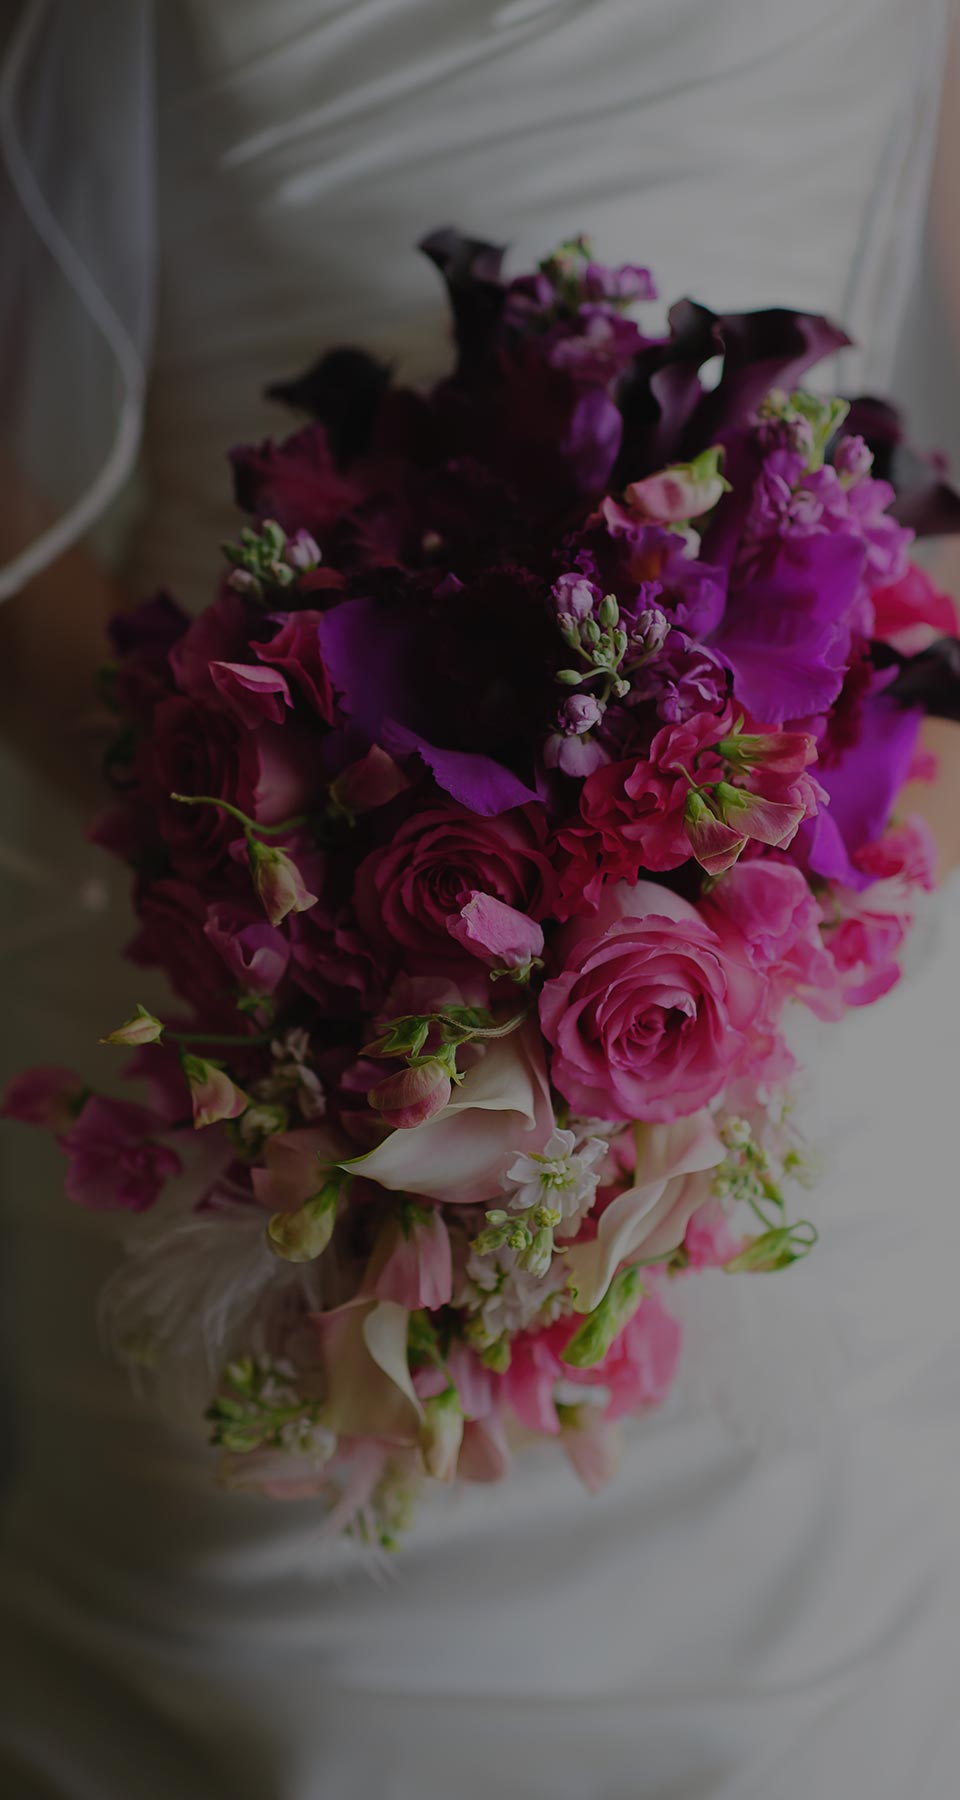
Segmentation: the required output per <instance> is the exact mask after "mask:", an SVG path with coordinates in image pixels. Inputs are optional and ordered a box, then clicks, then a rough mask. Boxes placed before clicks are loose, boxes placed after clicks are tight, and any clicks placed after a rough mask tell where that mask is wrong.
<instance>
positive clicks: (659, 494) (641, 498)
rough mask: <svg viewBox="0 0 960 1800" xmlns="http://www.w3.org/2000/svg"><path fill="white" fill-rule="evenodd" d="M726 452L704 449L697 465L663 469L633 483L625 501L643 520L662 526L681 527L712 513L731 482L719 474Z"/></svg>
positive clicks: (695, 463) (692, 463)
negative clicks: (688, 521) (702, 515)
mask: <svg viewBox="0 0 960 1800" xmlns="http://www.w3.org/2000/svg"><path fill="white" fill-rule="evenodd" d="M722 459H723V451H722V450H720V449H717V448H714V449H711V450H704V451H703V453H702V455H700V456H698V457H697V458H696V461H695V462H691V463H678V464H677V466H676V467H675V468H672V469H661V470H660V471H659V472H658V473H657V474H656V475H648V476H647V478H646V480H645V481H634V482H632V483H631V485H630V486H629V487H628V488H627V490H626V495H625V498H626V501H627V504H628V505H629V506H631V507H632V508H633V511H634V512H637V513H639V514H640V516H641V518H644V519H650V520H653V521H654V522H655V523H657V524H660V525H681V524H683V523H684V522H685V521H686V520H687V519H698V518H699V517H700V516H701V514H702V513H706V512H710V511H711V509H712V508H713V507H714V506H716V504H717V501H718V500H720V499H722V497H723V495H724V494H725V493H726V492H727V491H728V489H729V486H730V483H729V482H728V481H725V480H724V478H723V476H722V475H721V473H720V463H721V461H722Z"/></svg>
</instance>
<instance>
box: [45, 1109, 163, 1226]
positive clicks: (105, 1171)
mask: <svg viewBox="0 0 960 1800" xmlns="http://www.w3.org/2000/svg"><path fill="white" fill-rule="evenodd" d="M164 1129H165V1124H164V1121H163V1120H162V1119H160V1118H158V1117H157V1116H156V1115H155V1114H154V1113H152V1112H150V1111H149V1110H148V1108H147V1107H145V1106H136V1105H135V1104H134V1103H133V1102H132V1101H130V1100H102V1099H100V1098H99V1097H98V1096H97V1095H94V1096H93V1098H92V1099H90V1100H88V1101H87V1103H86V1106H85V1107H84V1108H83V1111H82V1112H81V1113H80V1114H79V1116H78V1117H77V1118H76V1119H75V1120H74V1122H73V1124H72V1125H71V1127H70V1129H69V1131H67V1132H66V1133H65V1134H64V1136H63V1137H62V1138H61V1140H60V1143H61V1147H62V1148H63V1150H65V1152H66V1154H67V1157H68V1158H69V1163H70V1167H69V1169H68V1171H67V1178H66V1181H65V1183H64V1186H65V1190H66V1195H67V1199H68V1200H72V1201H73V1202H74V1204H75V1205H76V1206H86V1207H89V1208H90V1209H91V1210H92V1211H95V1212H113V1211H116V1210H118V1209H121V1208H123V1209H125V1210H127V1211H128V1212H144V1211H145V1210H146V1208H147V1207H148V1206H152V1205H153V1203H154V1201H155V1200H156V1199H157V1197H158V1195H159V1194H160V1192H161V1190H162V1188H163V1186H164V1184H165V1183H166V1182H167V1181H169V1180H170V1179H171V1178H172V1177H173V1176H174V1175H179V1173H180V1166H181V1165H180V1158H179V1157H178V1156H177V1155H176V1153H175V1151H173V1150H171V1149H169V1148H168V1147H167V1146H166V1145H165V1144H160V1143H158V1142H157V1141H156V1134H157V1132H158V1131H163V1130H164Z"/></svg>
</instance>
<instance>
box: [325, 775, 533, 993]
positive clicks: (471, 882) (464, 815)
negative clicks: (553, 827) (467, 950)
mask: <svg viewBox="0 0 960 1800" xmlns="http://www.w3.org/2000/svg"><path fill="white" fill-rule="evenodd" d="M553 888H554V876H553V870H552V868H551V865H550V861H549V858H548V856H547V845H546V825H545V822H544V818H543V814H542V812H541V811H540V810H539V809H534V808H533V807H519V808H515V809H514V810H513V811H511V812H506V813H501V814H500V815H499V816H498V817H495V818H485V817H482V816H481V815H480V814H477V813H470V812H467V811H465V810H464V809H461V808H460V807H455V806H436V807H431V808H430V809H428V810H427V811H425V812H422V813H419V814H418V815H416V817H414V818H412V819H409V820H407V821H406V822H405V823H404V824H403V825H401V826H400V829H399V830H398V831H397V832H396V833H395V834H394V836H393V838H392V840H391V842H390V843H389V844H388V845H386V846H385V847H384V848H383V849H382V850H375V851H373V852H372V854H371V855H370V856H368V857H367V858H366V860H365V861H364V862H362V863H361V865H360V868H359V869H358V871H357V878H356V888H355V898H356V906H357V914H358V917H359V919H360V923H361V925H362V926H363V929H364V931H365V932H366V934H367V936H368V938H369V939H370V941H371V943H374V944H379V945H383V946H384V948H385V949H388V950H389V951H390V952H391V953H392V955H393V956H394V957H395V958H398V959H399V958H402V959H404V960H409V962H410V964H411V965H412V966H417V967H420V966H427V967H429V968H430V969H431V971H433V970H439V969H445V968H451V967H456V966H457V965H458V964H459V965H461V966H462V962H463V952H462V950H461V949H460V946H459V945H458V944H456V943H455V942H454V940H453V938H452V937H451V936H450V933H449V931H448V929H447V921H448V919H450V918H455V917H456V916H457V915H458V914H459V912H460V908H461V906H462V905H463V902H464V900H465V899H466V898H467V895H468V894H471V893H473V892H475V891H478V890H479V891H481V892H483V893H485V894H490V895H493V896H494V897H495V898H496V899H498V900H502V901H503V902H504V903H505V904H506V905H507V906H513V907H516V908H517V909H518V910H519V911H521V912H524V913H529V914H530V916H531V917H532V918H534V919H538V918H543V916H544V915H545V914H546V913H547V912H548V911H549V910H550V903H551V900H552V895H553Z"/></svg>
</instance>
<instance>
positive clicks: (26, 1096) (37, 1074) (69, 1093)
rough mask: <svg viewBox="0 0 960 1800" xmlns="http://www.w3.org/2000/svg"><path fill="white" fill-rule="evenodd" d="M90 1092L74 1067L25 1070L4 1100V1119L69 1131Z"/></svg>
mask: <svg viewBox="0 0 960 1800" xmlns="http://www.w3.org/2000/svg"><path fill="white" fill-rule="evenodd" d="M86 1092H87V1089H86V1086H85V1084H84V1083H83V1082H82V1081H81V1080H80V1077H79V1075H75V1074H74V1073H73V1070H72V1069H62V1068H59V1067H56V1066H53V1067H49V1068H42V1069H25V1070H24V1072H23V1074H22V1075H15V1076H14V1077H13V1080H12V1081H11V1082H10V1083H9V1084H8V1086H7V1088H6V1091H5V1092H4V1095H3V1099H2V1101H0V1118H4V1119H16V1120H18V1121H19V1123H20V1124H21V1125H36V1126H38V1127H39V1129H40V1130H41V1131H58V1132H59V1131H68V1130H69V1128H70V1126H71V1125H72V1124H73V1121H74V1119H75V1118H76V1116H77V1112H78V1110H79V1108H80V1106H81V1105H82V1103H83V1098H84V1095H85V1094H86Z"/></svg>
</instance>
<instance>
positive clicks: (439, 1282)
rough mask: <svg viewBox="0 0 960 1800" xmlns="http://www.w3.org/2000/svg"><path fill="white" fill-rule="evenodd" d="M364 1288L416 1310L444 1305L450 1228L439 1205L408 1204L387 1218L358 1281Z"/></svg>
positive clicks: (449, 1280) (449, 1283) (449, 1286)
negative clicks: (396, 1215) (364, 1270)
mask: <svg viewBox="0 0 960 1800" xmlns="http://www.w3.org/2000/svg"><path fill="white" fill-rule="evenodd" d="M362 1288H363V1292H364V1293H365V1294H375V1295H376V1296H377V1298H378V1299H379V1300H395V1301H396V1302H397V1304H398V1305H399V1306H405V1307H407V1308H408V1309H409V1310H410V1311H411V1312H415V1311H416V1309H417V1308H418V1307H421V1306H426V1307H428V1308H430V1309H432V1310H435V1309H436V1308H437V1307H439V1306H448V1305H449V1304H450V1301H451V1299H452V1297H453V1259H452V1256H451V1252H450V1234H449V1232H448V1231H447V1228H446V1225H445V1224H444V1222H443V1215H442V1213H441V1211H440V1208H439V1207H427V1206H415V1205H409V1204H408V1205H407V1206H406V1207H405V1208H404V1209H403V1210H402V1212H401V1216H400V1217H398V1218H393V1219H390V1220H388V1221H387V1223H386V1224H385V1225H384V1226H383V1227H382V1229H381V1231H380V1235H379V1237H378V1238H377V1241H376V1244H375V1245H374V1249H373V1254H372V1255H371V1257H370V1261H369V1263H368V1264H367V1268H366V1273H365V1275H364V1277H363V1283H362Z"/></svg>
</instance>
